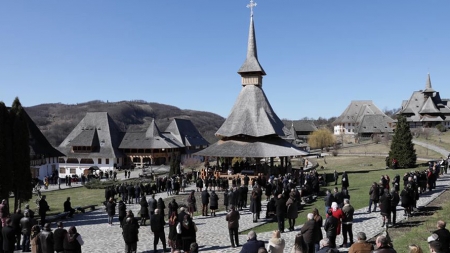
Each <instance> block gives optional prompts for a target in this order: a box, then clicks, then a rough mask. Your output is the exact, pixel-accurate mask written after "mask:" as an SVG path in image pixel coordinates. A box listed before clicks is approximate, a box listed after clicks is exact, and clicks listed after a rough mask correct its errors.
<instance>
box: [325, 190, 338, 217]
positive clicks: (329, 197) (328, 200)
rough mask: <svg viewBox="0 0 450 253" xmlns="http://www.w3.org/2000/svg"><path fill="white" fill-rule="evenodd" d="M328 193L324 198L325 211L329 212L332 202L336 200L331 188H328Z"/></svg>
mask: <svg viewBox="0 0 450 253" xmlns="http://www.w3.org/2000/svg"><path fill="white" fill-rule="evenodd" d="M326 194H327V195H326V196H325V198H324V202H325V213H327V212H328V210H329V209H330V208H331V204H332V203H333V202H335V201H334V195H333V194H331V192H330V191H329V190H327V193H326Z"/></svg>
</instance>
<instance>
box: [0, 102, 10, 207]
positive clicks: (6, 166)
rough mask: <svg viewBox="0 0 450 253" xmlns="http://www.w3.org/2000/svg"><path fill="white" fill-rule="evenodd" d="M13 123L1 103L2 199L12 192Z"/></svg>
mask: <svg viewBox="0 0 450 253" xmlns="http://www.w3.org/2000/svg"><path fill="white" fill-rule="evenodd" d="M11 155H12V153H11V122H10V116H9V112H8V109H7V108H6V105H5V104H4V103H3V102H0V175H1V176H0V199H8V197H9V192H11V191H12V180H11V178H12V160H11Z"/></svg>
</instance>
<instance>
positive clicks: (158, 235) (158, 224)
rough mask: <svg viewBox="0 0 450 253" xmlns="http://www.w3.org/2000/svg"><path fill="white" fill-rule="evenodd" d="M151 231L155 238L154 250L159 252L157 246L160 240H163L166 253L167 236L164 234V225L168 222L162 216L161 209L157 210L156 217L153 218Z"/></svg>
mask: <svg viewBox="0 0 450 253" xmlns="http://www.w3.org/2000/svg"><path fill="white" fill-rule="evenodd" d="M150 224H151V229H152V232H153V234H154V235H155V236H154V239H153V250H154V252H157V247H156V246H157V245H158V242H159V240H160V239H161V242H162V245H163V250H164V252H166V251H167V250H166V236H165V234H164V225H165V224H166V222H165V221H164V216H162V215H161V214H160V211H159V209H156V210H155V215H153V216H152V219H151V221H150Z"/></svg>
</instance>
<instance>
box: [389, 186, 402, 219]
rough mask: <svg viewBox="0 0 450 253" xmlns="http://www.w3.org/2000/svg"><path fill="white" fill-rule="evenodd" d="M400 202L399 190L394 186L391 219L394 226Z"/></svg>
mask: <svg viewBox="0 0 450 253" xmlns="http://www.w3.org/2000/svg"><path fill="white" fill-rule="evenodd" d="M398 203H400V195H398V191H397V190H396V189H395V188H394V189H392V191H391V221H392V225H393V226H395V223H396V218H397V206H398Z"/></svg>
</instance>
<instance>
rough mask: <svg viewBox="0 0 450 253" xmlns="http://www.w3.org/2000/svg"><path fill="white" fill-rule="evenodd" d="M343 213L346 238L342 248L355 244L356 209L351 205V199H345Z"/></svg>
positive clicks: (343, 228) (343, 231)
mask: <svg viewBox="0 0 450 253" xmlns="http://www.w3.org/2000/svg"><path fill="white" fill-rule="evenodd" d="M342 212H343V213H344V216H343V217H342V235H343V237H344V242H343V243H342V244H341V245H340V247H343V246H346V247H350V246H351V245H352V244H353V214H354V213H355V208H353V206H352V205H350V200H349V199H344V206H343V207H342ZM347 236H348V237H347ZM347 238H348V241H347Z"/></svg>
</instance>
